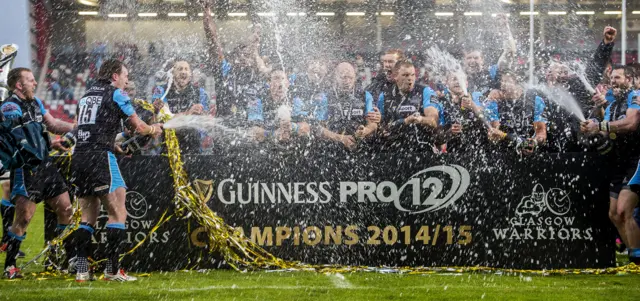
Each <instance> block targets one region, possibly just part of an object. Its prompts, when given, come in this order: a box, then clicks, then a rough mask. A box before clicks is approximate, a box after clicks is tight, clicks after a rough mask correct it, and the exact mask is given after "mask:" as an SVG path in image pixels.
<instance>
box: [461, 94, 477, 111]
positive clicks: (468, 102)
mask: <svg viewBox="0 0 640 301" xmlns="http://www.w3.org/2000/svg"><path fill="white" fill-rule="evenodd" d="M460 103H461V105H462V107H463V108H465V109H469V110H475V108H476V105H475V104H474V103H473V100H472V99H471V96H469V95H468V94H467V95H464V96H462V98H461V99H460Z"/></svg>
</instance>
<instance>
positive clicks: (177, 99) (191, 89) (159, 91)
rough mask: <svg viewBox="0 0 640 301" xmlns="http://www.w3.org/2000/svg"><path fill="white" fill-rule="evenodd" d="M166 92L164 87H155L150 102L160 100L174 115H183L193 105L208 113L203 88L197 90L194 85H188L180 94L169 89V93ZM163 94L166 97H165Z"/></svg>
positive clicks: (207, 102)
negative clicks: (199, 106) (201, 107)
mask: <svg viewBox="0 0 640 301" xmlns="http://www.w3.org/2000/svg"><path fill="white" fill-rule="evenodd" d="M166 90H167V86H166V85H162V86H156V87H155V88H154V89H153V95H152V96H151V100H152V102H153V101H155V100H156V99H162V101H163V102H164V103H165V104H167V106H168V107H169V110H170V111H171V112H172V113H174V114H177V113H184V112H186V111H187V110H189V109H190V108H191V106H193V105H194V104H201V105H202V106H203V107H204V110H205V112H208V111H209V95H207V93H206V92H205V91H204V89H203V88H197V87H195V86H194V85H191V84H189V85H188V86H187V87H186V88H185V89H184V90H182V91H180V92H176V91H175V89H171V90H170V91H169V93H166ZM165 93H166V94H167V95H165ZM163 96H164V97H163Z"/></svg>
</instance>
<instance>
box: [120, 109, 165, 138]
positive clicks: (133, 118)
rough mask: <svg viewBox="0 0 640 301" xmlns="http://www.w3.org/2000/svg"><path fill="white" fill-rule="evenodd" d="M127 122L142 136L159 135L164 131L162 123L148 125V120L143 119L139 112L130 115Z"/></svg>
mask: <svg viewBox="0 0 640 301" xmlns="http://www.w3.org/2000/svg"><path fill="white" fill-rule="evenodd" d="M127 123H128V125H129V127H130V128H132V129H133V130H134V132H135V133H136V134H138V135H142V136H149V135H151V136H154V137H157V136H158V135H160V134H161V133H162V126H161V125H160V124H157V123H156V124H153V125H148V124H147V123H146V122H144V121H142V119H140V117H138V114H136V113H135V112H134V113H133V114H132V115H129V118H128V119H127Z"/></svg>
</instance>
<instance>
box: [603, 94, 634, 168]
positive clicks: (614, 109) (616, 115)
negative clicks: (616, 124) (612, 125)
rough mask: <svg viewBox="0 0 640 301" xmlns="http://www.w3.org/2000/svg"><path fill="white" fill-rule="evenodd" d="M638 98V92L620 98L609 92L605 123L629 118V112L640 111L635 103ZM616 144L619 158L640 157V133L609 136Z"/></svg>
mask: <svg viewBox="0 0 640 301" xmlns="http://www.w3.org/2000/svg"><path fill="white" fill-rule="evenodd" d="M637 96H638V94H637V93H636V91H633V90H632V91H628V92H626V93H623V94H622V95H619V96H614V95H613V91H612V90H609V91H608V92H607V94H606V96H605V98H606V99H607V102H608V105H607V107H606V109H605V111H604V121H610V122H611V121H618V120H622V119H624V118H626V117H627V110H629V109H632V110H640V105H637V104H635V103H634V99H635V98H636V97H637ZM609 137H610V138H611V139H612V140H613V141H614V143H615V147H616V150H617V153H618V156H623V157H632V156H638V155H640V147H638V146H637V144H638V139H640V134H639V131H638V130H637V129H636V131H633V132H630V133H624V134H616V135H610V136H609Z"/></svg>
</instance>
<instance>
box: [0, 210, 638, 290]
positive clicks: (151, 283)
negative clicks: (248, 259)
mask: <svg viewBox="0 0 640 301" xmlns="http://www.w3.org/2000/svg"><path fill="white" fill-rule="evenodd" d="M43 239H44V237H43V216H42V206H39V208H38V213H36V216H35V217H34V220H33V222H32V224H31V226H30V228H29V235H28V237H27V239H26V240H25V242H24V243H23V244H22V246H23V247H22V250H23V251H24V252H26V253H27V258H26V259H24V260H28V259H30V258H33V256H35V255H36V254H37V253H38V252H40V251H41V250H42V244H43ZM0 260H2V261H4V255H0ZM24 260H19V261H18V264H21V263H22V262H24ZM41 269H42V267H41V266H38V265H32V266H31V267H29V268H28V270H27V271H26V274H27V275H28V276H30V277H29V278H28V280H16V281H10V280H0V300H12V301H22V300H60V301H62V300H91V301H95V300H109V301H120V300H249V299H250V300H424V299H429V300H478V299H485V300H616V301H618V300H640V285H639V282H640V275H601V276H596V275H571V276H547V277H542V276H531V275H496V274H482V273H478V274H429V275H400V274H378V273H364V272H361V273H349V274H344V275H340V274H338V275H327V274H319V273H313V272H251V273H240V272H235V271H226V270H225V271H207V272H203V273H201V272H195V271H190V272H183V271H179V272H171V273H152V274H149V275H147V276H145V275H142V277H140V278H139V280H138V281H137V282H133V283H111V282H104V281H96V282H91V283H76V282H75V281H73V278H72V277H68V278H62V277H58V278H47V279H43V280H37V276H31V275H30V273H35V272H39V271H41Z"/></svg>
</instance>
